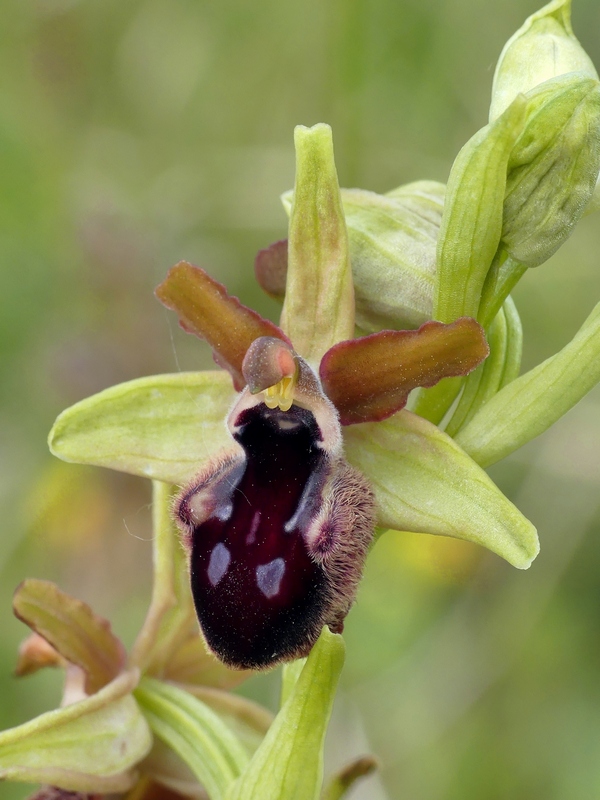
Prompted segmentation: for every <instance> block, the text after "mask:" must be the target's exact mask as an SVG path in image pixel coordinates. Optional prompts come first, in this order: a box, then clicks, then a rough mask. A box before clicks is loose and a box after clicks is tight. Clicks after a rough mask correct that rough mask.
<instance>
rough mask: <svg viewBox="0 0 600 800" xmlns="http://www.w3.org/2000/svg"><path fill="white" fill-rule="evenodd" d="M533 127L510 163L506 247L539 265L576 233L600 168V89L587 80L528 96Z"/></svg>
mask: <svg viewBox="0 0 600 800" xmlns="http://www.w3.org/2000/svg"><path fill="white" fill-rule="evenodd" d="M526 97H527V122H526V124H525V127H524V129H523V133H522V134H521V136H520V137H519V138H518V140H517V142H516V143H515V146H514V148H513V151H512V153H511V155H510V158H509V160H508V175H507V178H506V194H505V198H504V216H503V222H502V246H503V247H504V248H505V249H506V251H507V252H508V253H509V255H510V256H511V257H512V258H513V259H515V260H516V261H520V262H521V263H523V264H526V265H527V266H529V267H535V266H538V265H539V264H542V263H544V262H545V261H547V260H548V259H549V258H550V256H551V255H553V253H555V252H556V250H558V248H559V247H560V246H561V244H563V242H564V241H565V240H566V239H567V238H568V237H569V236H570V235H571V233H572V231H573V228H574V227H575V225H576V224H577V222H578V221H579V220H580V219H581V217H582V216H583V213H584V211H585V209H586V206H587V205H588V203H589V202H590V200H591V199H592V196H593V193H594V188H595V186H596V179H597V178H598V170H599V169H600V84H599V83H598V81H597V80H596V79H594V78H590V77H587V76H585V75H581V74H570V75H563V76H561V77H558V78H554V79H552V80H550V81H546V83H543V84H542V85H541V86H538V87H537V88H536V89H534V90H532V91H531V92H529V94H527V96H526Z"/></svg>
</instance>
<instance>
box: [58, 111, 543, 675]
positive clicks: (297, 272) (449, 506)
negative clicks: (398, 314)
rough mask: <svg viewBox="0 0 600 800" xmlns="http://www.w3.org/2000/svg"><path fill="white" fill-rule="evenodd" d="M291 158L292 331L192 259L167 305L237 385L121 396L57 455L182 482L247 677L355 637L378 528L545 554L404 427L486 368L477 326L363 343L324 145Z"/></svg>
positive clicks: (221, 379)
mask: <svg viewBox="0 0 600 800" xmlns="http://www.w3.org/2000/svg"><path fill="white" fill-rule="evenodd" d="M296 152H297V174H296V187H295V191H294V204H293V209H292V213H291V220H290V233H289V243H288V248H287V249H288V258H287V278H286V293H285V301H284V305H283V310H282V315H281V325H280V326H276V325H275V324H274V323H272V322H270V321H268V320H266V319H263V318H262V317H260V316H259V315H258V314H257V313H256V312H254V311H252V310H251V309H249V308H247V307H246V306H244V305H242V304H241V303H240V302H239V301H238V300H237V299H236V298H234V297H231V296H230V295H229V294H228V293H227V291H226V290H225V288H224V287H223V286H222V285H221V284H219V283H218V282H217V281H215V280H214V279H212V278H211V277H210V276H209V275H208V274H207V273H206V272H205V271H204V270H201V269H199V268H197V267H193V266H192V265H190V264H187V263H185V262H182V263H180V264H178V265H176V266H175V267H173V269H172V270H171V271H170V272H169V274H168V276H167V278H166V280H165V281H164V282H163V283H162V284H161V285H160V286H159V287H158V289H157V296H158V297H159V299H160V300H161V301H162V302H163V303H165V304H166V305H167V306H168V307H169V308H172V309H174V310H175V311H177V313H178V315H179V318H180V323H181V325H182V326H183V327H184V329H185V330H187V331H188V332H191V333H194V334H196V335H198V336H200V337H202V338H204V339H206V340H207V341H208V343H209V344H210V345H211V347H212V348H213V351H214V354H215V360H216V361H217V363H218V364H219V365H220V366H221V367H223V368H224V371H208V372H204V373H198V374H188V375H185V374H178V375H170V376H160V377H157V378H149V379H142V380H138V381H133V382H131V383H129V384H124V385H122V386H120V387H115V388H114V389H109V390H107V391H106V392H103V393H101V394H100V395H97V396H96V397H93V398H90V399H89V400H85V401H83V402H82V403H79V404H78V405H77V406H74V407H73V408H71V409H69V410H68V411H66V412H65V413H64V414H63V415H61V417H59V419H58V420H57V423H56V425H55V427H54V429H53V432H52V434H51V438H50V443H51V448H52V450H53V452H54V453H56V454H57V455H59V456H60V457H61V458H65V459H66V460H70V459H73V460H77V461H82V460H83V461H86V462H88V463H90V462H91V463H95V464H101V465H104V466H111V467H116V468H118V469H124V470H126V471H130V472H134V473H137V474H141V475H145V476H147V477H152V478H154V479H157V480H162V481H168V482H172V483H179V484H180V485H183V489H182V491H181V493H180V495H179V498H178V500H177V501H176V504H175V516H176V518H177V521H178V523H179V525H180V527H181V530H182V533H183V537H182V538H183V543H184V545H185V547H186V550H187V552H188V561H189V567H190V575H191V585H192V592H193V595H194V600H195V604H196V610H197V613H198V617H199V620H200V624H201V628H202V631H203V633H204V636H205V638H206V641H207V643H208V646H209V647H210V648H211V649H212V650H213V652H214V653H215V654H216V655H217V656H218V657H219V658H221V659H222V660H223V661H224V662H225V663H227V664H229V665H231V666H235V667H238V668H243V667H245V668H264V667H268V666H271V665H273V664H275V663H277V662H278V661H281V660H290V659H293V658H297V657H299V656H303V655H306V654H307V653H308V652H309V650H310V648H311V646H312V645H313V644H314V642H315V641H316V639H317V638H318V636H319V633H320V631H321V629H322V627H323V625H325V624H327V625H329V626H330V628H331V629H332V630H333V631H341V630H342V627H343V620H344V617H345V616H346V614H347V613H348V610H349V608H350V606H351V604H352V602H353V600H354V597H355V594H356V588H357V585H358V582H359V579H360V576H361V573H362V569H363V564H364V560H365V557H366V554H367V552H368V549H369V545H370V543H371V540H372V536H373V530H374V527H375V526H377V527H379V528H392V529H396V530H409V531H417V532H426V533H437V534H442V535H449V536H455V537H458V538H463V539H467V540H470V541H474V542H478V543H480V544H483V545H485V546H487V547H488V548H490V549H491V550H493V551H494V552H497V553H499V554H500V555H502V556H504V557H505V558H507V560H509V561H510V562H511V563H513V564H515V565H516V566H519V567H526V566H528V565H529V564H530V562H531V560H532V558H533V557H534V556H535V554H536V553H537V537H536V534H535V529H534V528H533V526H532V525H531V523H529V522H528V521H527V520H525V518H524V517H523V516H522V515H521V514H520V513H519V512H518V510H517V509H516V508H515V507H514V506H513V505H512V504H511V503H510V502H509V501H508V500H507V499H506V498H505V497H504V496H503V495H502V494H501V493H500V492H499V490H498V489H497V488H496V487H495V486H494V484H493V483H492V481H491V480H490V478H489V477H488V476H487V475H486V474H485V472H484V471H483V470H482V469H481V468H480V467H479V466H478V465H477V464H475V462H473V461H472V459H470V458H469V457H468V456H467V455H466V454H465V453H464V452H463V451H461V449H460V448H459V447H458V446H457V445H456V444H455V442H453V440H452V439H451V438H450V437H449V436H448V435H446V434H444V433H443V432H442V431H441V430H440V429H439V428H438V427H436V426H435V425H433V424H432V423H430V422H428V421H427V420H425V419H424V418H422V417H420V416H418V415H416V414H413V413H411V412H409V411H407V410H403V409H404V406H405V405H406V402H407V398H408V395H409V393H410V392H411V391H412V390H413V389H415V388H416V387H431V386H433V385H434V384H437V383H438V381H440V380H442V379H448V378H450V379H454V378H456V376H465V375H467V374H468V373H470V372H471V371H472V370H474V369H475V368H476V367H477V366H478V365H479V364H480V363H481V362H482V361H483V360H484V359H485V358H486V356H487V355H488V353H489V348H488V345H487V342H486V339H485V335H484V332H483V329H482V328H481V326H480V325H479V324H478V323H477V322H476V321H475V320H474V319H471V318H469V317H461V318H458V319H456V320H454V321H451V322H449V323H447V324H443V323H441V322H436V321H429V322H426V323H424V324H423V325H421V327H420V328H419V329H418V330H410V331H397V330H380V331H377V332H374V333H372V334H370V335H367V336H359V337H358V338H354V334H355V305H354V304H355V301H354V290H353V280H352V270H351V267H350V258H349V245H348V234H347V229H346V223H345V217H344V212H343V207H342V200H341V195H340V189H339V185H338V180H337V174H336V170H335V165H334V160H333V144H332V137H331V130H330V128H329V127H328V126H326V125H317V126H315V127H314V128H311V129H307V128H302V127H300V128H298V129H297V130H296ZM224 419H226V424H225V425H224V424H223V420H224ZM92 420H93V421H92Z"/></svg>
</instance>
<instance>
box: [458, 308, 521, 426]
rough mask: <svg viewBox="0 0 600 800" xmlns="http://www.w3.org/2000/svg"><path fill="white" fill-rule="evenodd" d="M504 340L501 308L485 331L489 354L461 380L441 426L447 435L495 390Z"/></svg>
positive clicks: (501, 370) (503, 358) (501, 367)
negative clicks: (460, 390) (458, 393)
mask: <svg viewBox="0 0 600 800" xmlns="http://www.w3.org/2000/svg"><path fill="white" fill-rule="evenodd" d="M507 340H508V334H507V325H506V317H505V315H504V309H502V308H501V309H500V311H499V312H498V314H497V315H496V318H495V319H494V321H493V323H492V324H491V325H490V329H489V332H488V343H489V346H490V354H489V356H488V357H487V359H486V360H485V361H484V362H483V364H481V365H480V366H479V367H477V369H476V370H474V372H472V373H471V374H470V375H469V376H468V377H467V379H466V380H465V385H464V389H463V393H462V395H461V397H460V400H459V401H458V405H457V406H456V409H455V410H454V413H453V414H452V417H451V418H450V420H449V421H448V424H447V425H446V427H445V431H446V433H447V434H448V435H449V436H455V435H456V433H457V432H458V431H459V430H460V429H461V428H462V427H463V426H464V425H465V424H466V423H467V422H468V421H469V420H470V419H471V417H472V416H473V415H474V414H475V412H476V411H477V409H478V408H479V407H480V406H482V405H483V404H484V403H485V402H486V401H487V400H489V399H490V397H493V396H494V395H495V394H496V392H497V391H498V388H499V386H500V383H501V381H502V376H503V374H504V369H505V363H506V352H507Z"/></svg>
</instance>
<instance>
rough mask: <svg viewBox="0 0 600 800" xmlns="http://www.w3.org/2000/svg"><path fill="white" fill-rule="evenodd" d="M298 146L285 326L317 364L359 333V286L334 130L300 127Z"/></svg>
mask: <svg viewBox="0 0 600 800" xmlns="http://www.w3.org/2000/svg"><path fill="white" fill-rule="evenodd" d="M294 142H295V145H296V183H295V190H294V205H293V207H292V212H291V216H290V226H289V241H288V271H287V280H286V294H285V302H284V304H283V309H282V311H281V327H282V328H283V330H284V331H285V332H286V334H287V335H288V336H289V337H290V339H291V340H292V341H293V343H294V347H295V348H296V350H297V352H298V353H300V354H301V355H302V356H303V357H304V358H306V360H307V361H308V362H309V363H310V364H313V365H315V364H318V363H319V361H320V359H321V357H322V355H323V353H325V351H326V350H328V349H329V348H330V347H331V346H332V345H334V344H336V343H337V342H340V341H343V340H344V339H348V338H349V337H351V336H352V335H353V334H354V287H353V284H352V271H351V268H350V258H349V252H348V234H347V231H346V222H345V219H344V210H343V208H342V201H341V198H340V187H339V184H338V178H337V172H336V169H335V162H334V157H333V139H332V134H331V128H330V127H329V125H323V124H319V125H315V126H314V127H312V128H305V127H304V126H302V125H299V126H298V127H297V128H296V130H295V132H294ZM258 335H261V334H258ZM267 335H268V334H267ZM254 338H256V336H255V337H254Z"/></svg>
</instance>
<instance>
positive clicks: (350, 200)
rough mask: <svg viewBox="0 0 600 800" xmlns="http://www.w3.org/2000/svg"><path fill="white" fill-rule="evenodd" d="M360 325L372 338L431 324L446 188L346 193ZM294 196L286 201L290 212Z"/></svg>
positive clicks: (432, 185)
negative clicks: (373, 335) (393, 331)
mask: <svg viewBox="0 0 600 800" xmlns="http://www.w3.org/2000/svg"><path fill="white" fill-rule="evenodd" d="M341 194H342V202H343V206H344V213H345V215H346V226H347V229H348V239H349V242H350V260H351V263H352V276H353V279H354V293H355V300H356V324H357V325H358V327H359V328H361V329H363V330H364V331H365V332H367V333H372V332H375V331H380V330H383V329H386V328H387V329H395V330H398V329H404V328H416V327H418V326H419V325H421V324H423V322H425V321H426V320H428V319H431V315H432V308H433V287H434V276H435V268H436V246H437V238H438V234H439V228H440V221H441V217H442V211H443V206H444V194H445V186H444V185H443V184H441V183H437V182H435V181H417V182H416V183H410V184H407V185H405V186H400V187H399V188H398V189H394V190H393V191H391V192H389V193H388V194H385V195H380V194H376V193H375V192H369V191H365V190H362V189H342V191H341ZM291 199H292V193H291V192H288V193H286V194H285V195H283V197H282V200H283V204H284V207H285V208H286V211H288V213H289V210H290V207H291Z"/></svg>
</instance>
